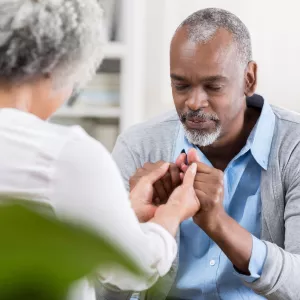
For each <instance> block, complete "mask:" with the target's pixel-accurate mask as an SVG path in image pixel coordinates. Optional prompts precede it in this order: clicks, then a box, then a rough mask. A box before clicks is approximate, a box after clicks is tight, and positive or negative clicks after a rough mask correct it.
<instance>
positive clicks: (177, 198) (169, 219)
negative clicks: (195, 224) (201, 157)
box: [151, 163, 200, 236]
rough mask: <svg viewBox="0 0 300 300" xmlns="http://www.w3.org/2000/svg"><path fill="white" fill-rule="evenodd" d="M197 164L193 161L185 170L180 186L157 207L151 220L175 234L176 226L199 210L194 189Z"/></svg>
mask: <svg viewBox="0 0 300 300" xmlns="http://www.w3.org/2000/svg"><path fill="white" fill-rule="evenodd" d="M196 172H197V164H195V163H193V164H192V165H191V166H189V167H188V168H187V170H186V173H185V175H184V178H183V183H182V185H181V186H179V187H178V188H176V189H175V190H174V192H173V193H172V195H171V196H170V198H169V200H168V202H167V204H165V205H161V206H160V207H158V208H157V210H156V212H155V216H154V218H153V219H152V220H151V222H154V223H157V224H159V225H161V226H163V227H164V228H165V229H166V230H168V231H169V232H170V233H171V234H172V235H173V236H175V234H176V232H177V229H178V226H179V224H180V223H181V222H183V221H184V220H186V219H189V218H191V217H193V216H194V215H195V214H196V213H197V212H198V211H199V210H200V202H199V200H198V198H197V196H196V193H195V190H194V181H195V176H196Z"/></svg>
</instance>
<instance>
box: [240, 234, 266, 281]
mask: <svg viewBox="0 0 300 300" xmlns="http://www.w3.org/2000/svg"><path fill="white" fill-rule="evenodd" d="M252 243H253V246H252V253H251V258H250V263H249V272H250V275H243V274H241V273H238V270H237V269H235V270H236V271H235V272H234V273H235V274H236V275H237V276H239V277H240V278H242V279H243V280H245V281H246V282H249V283H251V282H254V281H255V280H257V279H259V278H260V276H261V274H262V271H263V267H264V264H265V261H266V258H267V246H266V244H265V243H264V242H263V241H261V240H259V239H258V238H256V237H255V236H253V235H252Z"/></svg>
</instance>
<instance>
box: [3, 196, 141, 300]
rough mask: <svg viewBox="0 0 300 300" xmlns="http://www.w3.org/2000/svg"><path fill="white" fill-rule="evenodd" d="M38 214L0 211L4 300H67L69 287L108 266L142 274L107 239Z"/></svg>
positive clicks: (23, 208)
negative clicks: (115, 265)
mask: <svg viewBox="0 0 300 300" xmlns="http://www.w3.org/2000/svg"><path fill="white" fill-rule="evenodd" d="M20 203H21V202H20ZM23 203H24V202H23ZM31 206H32V205H31ZM31 206H30V207H31ZM40 209H41V207H38V206H36V205H35V206H34V207H33V209H32V207H31V209H29V208H28V207H27V206H24V205H19V204H16V203H14V204H13V205H0V240H1V246H0V299H1V300H18V299H20V300H27V299H28V300H29V299H30V300H32V299H35V300H50V299H51V300H61V299H65V295H66V291H67V290H68V288H69V286H70V284H72V283H73V282H74V281H76V280H78V279H80V278H82V277H84V276H86V275H88V274H91V273H92V272H93V271H95V270H96V269H99V268H101V266H104V265H109V264H118V265H121V266H123V267H124V268H125V269H127V270H129V271H131V272H133V273H135V274H141V273H140V272H139V270H138V268H137V267H136V266H135V264H134V263H133V262H132V261H131V260H130V259H128V257H126V256H124V254H123V253H122V251H120V250H119V249H117V248H116V247H115V246H114V245H112V244H110V243H109V242H107V240H106V239H105V238H101V237H100V236H99V235H98V234H96V233H93V232H92V231H90V230H87V229H86V228H82V227H79V226H74V225H71V224H67V223H65V222H61V221H58V220H57V219H55V218H53V217H50V216H49V214H48V215H47V214H41V213H38V212H37V210H40ZM99 217H101V216H99Z"/></svg>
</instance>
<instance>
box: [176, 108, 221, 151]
mask: <svg viewBox="0 0 300 300" xmlns="http://www.w3.org/2000/svg"><path fill="white" fill-rule="evenodd" d="M179 117H180V120H181V122H182V125H183V128H184V131H185V136H186V138H187V140H188V141H189V142H190V143H191V144H193V145H196V146H198V147H206V146H209V145H212V144H213V143H214V142H216V141H217V140H218V138H219V137H220V135H221V132H222V126H221V124H220V120H219V118H218V116H217V115H216V114H207V113H204V112H203V111H200V110H198V111H189V112H187V113H184V114H179ZM189 119H192V120H193V119H194V120H197V119H199V120H202V121H213V122H214V123H215V126H214V128H213V129H193V128H189V127H188V126H187V124H186V120H189Z"/></svg>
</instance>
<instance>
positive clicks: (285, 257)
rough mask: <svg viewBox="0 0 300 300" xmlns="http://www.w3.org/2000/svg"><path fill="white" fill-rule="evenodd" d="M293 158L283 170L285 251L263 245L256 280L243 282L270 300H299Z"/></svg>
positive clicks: (298, 200)
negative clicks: (264, 249)
mask: <svg viewBox="0 0 300 300" xmlns="http://www.w3.org/2000/svg"><path fill="white" fill-rule="evenodd" d="M298 168H299V164H298V162H297V163H295V159H294V160H292V161H290V163H289V166H288V167H287V168H286V172H285V173H286V174H287V175H286V180H285V181H286V183H287V184H286V206H285V213H284V223H285V242H284V244H285V249H282V248H280V247H278V246H277V245H276V244H273V243H269V242H265V244H266V245H267V257H266V262H265V265H264V268H263V272H262V275H261V277H260V279H258V280H257V281H255V282H253V283H247V282H245V285H247V286H248V287H250V288H252V289H253V290H254V291H255V292H257V293H258V294H261V295H263V296H265V297H266V298H267V299H270V300H296V299H300V284H299V283H300V171H299V170H298Z"/></svg>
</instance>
